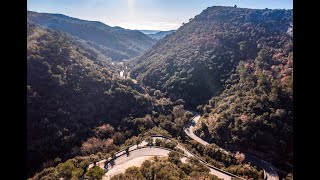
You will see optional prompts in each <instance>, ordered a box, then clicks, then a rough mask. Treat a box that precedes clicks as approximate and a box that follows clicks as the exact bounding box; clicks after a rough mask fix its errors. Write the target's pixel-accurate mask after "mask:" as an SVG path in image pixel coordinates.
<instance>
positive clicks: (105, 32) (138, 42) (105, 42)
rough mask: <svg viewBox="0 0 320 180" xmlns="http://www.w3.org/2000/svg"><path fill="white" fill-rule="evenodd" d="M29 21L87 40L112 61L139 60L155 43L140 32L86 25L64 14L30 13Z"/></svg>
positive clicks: (98, 24)
mask: <svg viewBox="0 0 320 180" xmlns="http://www.w3.org/2000/svg"><path fill="white" fill-rule="evenodd" d="M27 20H28V22H32V23H36V24H39V25H41V26H43V27H46V28H50V29H54V30H61V31H64V32H66V33H68V34H71V35H73V36H76V37H77V38H80V39H82V40H85V41H86V43H87V44H88V45H89V46H91V47H94V48H95V49H96V50H98V51H99V52H100V53H101V54H103V55H105V56H106V57H109V58H111V59H112V60H113V61H120V60H125V59H130V58H133V57H137V56H139V55H140V54H142V53H143V52H144V51H145V50H147V49H148V48H150V47H151V46H152V45H153V44H154V43H155V40H154V39H152V38H150V37H148V36H147V35H145V34H143V33H142V32H140V31H137V30H127V29H123V28H121V27H110V26H108V25H106V24H103V23H101V22H98V21H86V20H81V19H77V18H72V17H69V16H65V15H62V14H49V13H37V12H32V11H28V17H27Z"/></svg>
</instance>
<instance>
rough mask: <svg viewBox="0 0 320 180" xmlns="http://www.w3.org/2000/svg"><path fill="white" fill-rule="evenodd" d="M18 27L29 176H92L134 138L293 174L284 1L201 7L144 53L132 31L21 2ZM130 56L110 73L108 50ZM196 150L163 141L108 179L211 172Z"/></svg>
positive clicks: (230, 168)
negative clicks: (22, 42) (24, 12)
mask: <svg viewBox="0 0 320 180" xmlns="http://www.w3.org/2000/svg"><path fill="white" fill-rule="evenodd" d="M38 24H40V25H41V26H40V25H38ZM44 27H48V28H44ZM27 30H28V31H27V33H28V36H27V41H28V45H27V66H28V67H27V68H28V74H27V85H28V86H27V98H28V99H27V101H28V105H27V107H28V136H27V138H28V177H33V178H32V179H34V180H38V179H58V178H66V179H72V178H73V179H78V178H85V179H86V178H88V179H90V178H92V177H95V176H97V177H98V178H93V179H101V177H102V176H103V175H104V174H105V173H106V172H107V171H104V170H108V171H109V170H111V169H112V168H113V167H111V166H110V167H109V166H108V163H111V161H114V160H115V159H116V158H119V157H120V158H121V155H119V156H117V155H116V154H117V153H115V152H116V151H119V150H120V149H121V150H124V149H126V151H128V152H126V153H128V154H127V157H129V159H130V156H128V155H129V154H130V153H129V149H130V148H129V147H133V146H135V147H137V149H138V145H139V144H141V143H142V139H145V141H146V142H148V143H146V145H145V147H144V148H151V146H157V147H162V148H167V149H170V150H174V151H177V152H179V153H184V151H183V150H181V149H180V151H179V150H178V149H179V148H178V146H184V147H186V148H187V149H188V151H190V152H192V153H193V154H194V155H196V156H197V158H201V159H203V160H205V162H206V163H208V164H210V165H211V166H215V167H216V168H220V169H221V170H223V171H227V172H229V173H232V174H234V175H236V176H239V177H242V178H245V179H249V178H251V179H257V180H258V179H264V177H263V176H265V175H266V174H268V173H270V172H271V173H273V172H275V173H273V176H272V177H270V176H269V177H268V178H269V179H273V178H276V179H277V178H279V177H280V179H282V177H286V176H287V177H289V179H290V177H292V173H293V170H292V164H293V148H292V136H293V127H292V126H293V125H292V124H293V112H292V111H293V87H292V86H293V42H292V35H293V34H292V30H293V27H292V10H284V9H282V10H280V9H276V10H271V9H245V8H236V7H222V6H213V7H209V8H207V9H205V10H204V11H203V12H202V13H201V14H199V15H197V16H195V17H194V18H191V19H190V20H189V22H188V23H186V24H184V25H183V26H182V27H180V28H179V29H178V30H177V31H176V32H174V33H171V34H169V35H166V36H165V37H164V38H162V39H160V40H159V41H158V42H157V43H156V44H155V45H154V46H152V48H151V49H149V50H148V51H146V52H144V53H143V51H145V50H146V49H148V48H149V47H150V46H151V45H152V44H153V43H154V40H150V38H149V37H147V38H146V37H145V36H146V35H144V34H142V33H141V32H137V31H128V30H124V29H122V28H119V27H109V26H106V25H104V24H102V23H99V22H91V21H83V20H79V19H75V18H70V17H67V16H64V15H58V14H45V13H35V12H30V11H29V12H28V27H27ZM66 32H67V33H66ZM141 34H142V35H143V36H142V35H141ZM142 53H143V54H142ZM139 55H140V56H139ZM133 57H135V58H134V59H132V60H129V61H127V62H124V63H123V62H122V65H121V68H122V69H121V70H123V69H124V67H126V68H125V71H126V73H127V74H129V75H130V76H131V78H133V79H131V78H120V77H119V75H118V74H119V67H120V65H119V66H117V64H118V63H114V62H112V60H116V61H117V60H119V61H120V60H124V59H129V58H133ZM119 64H120V63H119ZM127 66H128V69H127ZM136 80H137V81H136ZM191 111H192V112H191ZM197 112H200V115H201V117H200V115H199V113H197ZM193 117H197V118H198V119H199V120H198V119H197V120H195V119H196V118H193ZM191 126H192V128H191ZM193 127H194V129H193ZM194 130H195V134H193V131H194ZM152 135H163V136H164V137H168V138H170V139H171V142H169V141H164V140H160V139H158V140H156V141H155V142H154V143H153V142H152V141H151V140H152V138H151V136H152ZM150 139H151V140H150ZM203 141H204V142H203ZM210 143H211V144H210ZM147 146H150V147H147ZM247 153H248V154H251V155H255V156H257V159H258V161H259V162H264V160H266V161H268V163H266V162H265V164H268V168H269V167H271V171H270V170H267V171H268V172H266V168H265V167H262V166H261V165H260V166H259V165H257V166H254V165H253V164H254V163H251V162H250V160H249V159H248V156H247V157H246V155H245V154H247ZM141 156H143V154H142V155H141ZM110 157H111V159H112V160H111V161H110V162H108V158H110ZM181 157H182V156H181ZM197 158H195V159H193V158H191V160H188V161H186V162H182V160H180V155H177V154H176V153H172V152H171V153H170V154H168V158H167V159H166V158H160V159H158V158H155V159H152V160H149V161H145V162H144V163H142V164H140V165H141V166H140V167H131V168H128V169H127V170H126V171H123V173H120V174H118V175H116V176H113V177H112V179H130V178H132V177H134V178H135V179H200V178H208V179H217V177H216V176H213V175H212V174H210V172H211V171H210V170H209V169H208V167H207V166H204V164H203V163H199V161H198V160H199V159H198V160H196V159H197ZM101 159H105V160H106V164H103V165H102V167H103V168H104V170H103V169H100V168H98V166H94V167H92V168H91V169H90V170H89V169H88V166H89V164H90V163H97V162H98V161H99V160H101ZM120 160H121V159H120ZM269 164H272V165H273V166H274V169H272V166H271V165H269ZM94 165H96V164H94ZM117 165H118V166H119V165H120V166H121V163H120V164H117ZM289 166H291V167H289ZM120 168H122V167H120ZM41 169H42V171H40V170H41ZM35 172H37V173H35ZM277 173H278V174H279V177H278V174H277Z"/></svg>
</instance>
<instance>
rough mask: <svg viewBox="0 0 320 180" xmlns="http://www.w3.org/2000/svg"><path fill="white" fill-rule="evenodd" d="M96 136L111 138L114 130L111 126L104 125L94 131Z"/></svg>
mask: <svg viewBox="0 0 320 180" xmlns="http://www.w3.org/2000/svg"><path fill="white" fill-rule="evenodd" d="M94 133H95V135H96V136H97V137H98V138H100V139H103V138H109V137H110V135H112V134H113V133H114V128H113V127H112V126H111V125H110V124H103V125H102V126H99V127H96V128H95V129H94Z"/></svg>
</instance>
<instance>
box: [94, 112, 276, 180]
mask: <svg viewBox="0 0 320 180" xmlns="http://www.w3.org/2000/svg"><path fill="white" fill-rule="evenodd" d="M193 113H194V112H193ZM194 115H195V116H194V118H193V119H192V122H191V123H190V124H189V125H188V126H187V127H186V128H185V130H184V131H185V133H186V134H187V135H188V136H189V137H190V138H192V139H194V140H196V141H198V142H199V143H201V144H203V145H208V144H209V143H208V142H206V141H204V140H203V139H201V138H200V137H198V136H197V135H195V134H194V129H195V126H196V124H197V123H198V121H199V119H200V115H199V114H197V113H194ZM151 137H152V139H153V142H155V140H156V139H161V140H167V141H171V139H169V138H166V137H163V136H151ZM147 145H148V143H147V142H146V141H145V140H143V141H142V142H141V143H140V144H139V145H138V147H139V148H138V147H137V145H133V146H130V147H129V154H128V155H127V154H126V151H125V150H123V151H119V152H117V153H116V154H115V156H116V158H115V159H114V160H112V159H111V158H109V159H108V160H107V159H104V160H102V161H99V162H97V163H96V165H97V166H99V167H101V168H102V169H105V170H106V171H107V172H106V174H105V175H104V176H103V180H108V179H110V178H111V177H112V176H114V175H116V174H119V173H123V172H125V170H126V169H127V168H129V167H132V166H141V164H142V163H143V162H144V161H145V160H148V159H152V158H153V157H156V156H157V157H168V155H169V152H170V151H172V150H170V149H166V148H163V147H154V146H151V147H147ZM177 148H179V149H181V150H182V151H183V152H184V154H183V156H182V158H181V161H182V162H186V160H187V159H188V158H190V157H196V158H197V159H198V160H199V161H200V162H201V163H203V164H205V165H206V166H207V167H208V168H209V169H210V174H213V175H216V176H218V177H219V178H222V179H225V180H231V179H232V177H237V176H236V175H234V174H231V173H229V172H226V171H223V170H221V169H218V168H216V167H214V166H212V165H210V164H207V163H206V162H205V161H204V160H203V159H201V158H200V157H198V156H196V155H194V154H193V153H191V152H190V151H188V150H187V149H186V148H185V147H184V146H183V145H182V144H180V143H178V145H177ZM220 149H221V150H222V151H223V152H225V153H229V152H228V151H227V150H225V149H222V148H220ZM245 155H246V160H247V161H249V162H251V163H252V164H254V165H256V166H259V167H261V168H262V169H263V170H264V174H265V177H264V179H267V180H279V177H278V175H277V172H276V171H275V168H274V167H273V166H272V165H270V164H268V163H267V162H265V161H263V160H260V159H259V158H257V157H255V156H253V155H250V154H245ZM106 161H108V163H107V164H106V165H105V162H106ZM93 166H94V165H93V164H90V165H89V167H88V169H89V168H91V167H93ZM238 178H239V179H243V178H240V177H238Z"/></svg>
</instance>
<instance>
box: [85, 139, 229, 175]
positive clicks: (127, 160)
mask: <svg viewBox="0 0 320 180" xmlns="http://www.w3.org/2000/svg"><path fill="white" fill-rule="evenodd" d="M152 139H153V141H154V142H155V140H156V139H162V140H167V141H171V140H170V139H168V138H165V137H161V136H152ZM147 144H148V143H147V142H146V141H142V142H141V143H140V144H139V145H138V146H139V147H140V148H137V146H136V145H134V146H131V147H130V148H129V152H130V153H129V154H128V155H127V154H126V152H125V151H120V152H118V153H116V157H117V158H115V159H114V160H111V158H110V159H108V161H109V162H108V164H107V165H106V166H104V162H105V161H106V160H102V161H100V162H97V165H98V166H99V167H101V168H103V169H105V170H106V171H107V173H106V174H105V175H104V176H103V180H108V179H110V178H111V177H112V176H114V175H116V174H119V173H123V172H125V170H126V169H127V168H129V167H132V166H141V164H142V163H143V162H144V161H145V160H148V159H151V158H152V157H155V156H157V157H168V156H169V153H170V152H171V151H172V150H170V149H166V148H163V147H153V146H151V147H147ZM177 148H179V149H181V150H182V151H183V152H184V154H183V156H182V158H181V161H182V162H186V159H188V158H190V157H196V156H195V155H193V154H192V153H191V152H189V151H188V150H187V149H186V148H184V147H183V146H182V145H181V144H178V145H177ZM196 158H198V157H196ZM199 160H200V162H202V163H204V164H205V165H206V166H208V168H209V169H210V174H213V175H216V176H218V177H219V178H222V179H225V180H231V179H232V177H234V176H235V175H232V174H230V173H228V172H224V171H222V170H220V169H218V168H215V167H212V166H210V165H208V164H206V162H204V161H203V160H201V159H199ZM92 166H93V165H91V166H90V168H91V167H92Z"/></svg>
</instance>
